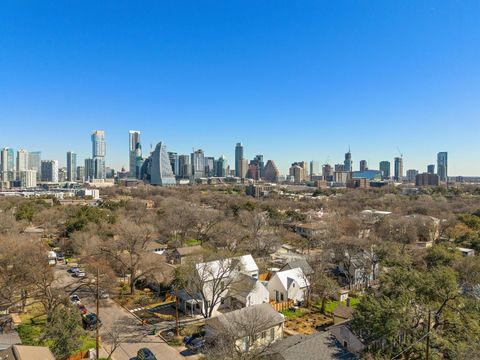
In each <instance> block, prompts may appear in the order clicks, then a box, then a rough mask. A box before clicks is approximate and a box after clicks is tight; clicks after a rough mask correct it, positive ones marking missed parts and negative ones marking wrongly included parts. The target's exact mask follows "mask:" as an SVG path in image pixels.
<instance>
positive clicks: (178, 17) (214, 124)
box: [0, 0, 480, 175]
mask: <svg viewBox="0 0 480 360" xmlns="http://www.w3.org/2000/svg"><path fill="white" fill-rule="evenodd" d="M479 21H480V1H478V0H471V1H467V0H466V1H453V0H452V1H441V0H435V1H426V0H418V1H405V0H398V1H395V0H378V1H374V0H370V1H363V0H356V1H347V0H346V1H342V0H335V1H332V0H329V1H321V0H315V1H307V0H301V1H294V0H291V1H282V0H271V1H263V0H253V1H248V0H242V1H240V0H238V1H236V0H217V1H209V0H192V1H181V0H170V1H161V0H155V1H144V0H142V1H136V0H135V1H133V0H132V1H120V0H115V1H98V0H96V1H88V0H81V1H80V0H77V1H73V0H72V1H65V0H58V1H48V0H43V1H38V0H37V1H26V0H21V1H19V0H3V1H1V2H0V146H9V147H13V148H15V149H18V148H20V147H23V148H26V149H27V150H32V151H33V150H42V152H43V158H44V159H58V160H60V162H61V163H63V164H64V163H65V153H66V151H68V150H72V151H75V152H77V153H79V155H80V158H81V159H82V161H83V158H84V157H86V156H89V154H90V152H91V145H90V133H91V131H92V130H94V129H102V130H105V132H106V139H107V165H111V166H114V167H115V168H117V169H118V168H119V167H121V166H122V165H125V166H127V165H128V130H130V129H135V130H140V131H142V143H143V148H144V150H148V149H149V146H150V145H149V144H153V145H155V144H156V143H157V142H158V141H160V140H162V141H164V142H165V143H166V145H167V148H168V150H169V151H176V152H178V153H190V152H191V149H192V147H195V148H196V149H197V148H202V149H204V150H205V152H206V153H207V155H210V156H215V157H218V156H219V155H221V154H225V155H226V156H227V158H228V159H229V163H230V164H231V165H232V164H233V157H234V147H235V143H236V142H237V141H241V142H243V143H244V144H245V154H246V155H247V157H248V158H252V157H253V156H254V155H255V154H257V153H261V154H264V156H265V158H266V159H273V160H275V162H276V163H277V164H278V165H279V167H280V169H281V170H282V172H285V171H286V170H287V168H288V166H289V164H290V163H291V162H293V161H300V160H312V159H314V160H318V161H320V162H322V163H323V162H325V161H327V160H328V161H329V162H330V163H331V164H334V163H337V162H341V161H343V156H344V153H345V151H346V150H347V149H348V147H349V146H350V147H351V150H352V155H353V160H354V166H355V168H357V169H358V162H359V161H360V160H361V159H366V160H368V162H369V166H370V168H377V167H378V162H379V161H380V160H390V161H392V162H393V157H394V156H398V150H397V146H398V147H399V148H400V150H401V151H402V152H403V154H404V159H405V160H404V161H405V165H404V169H405V170H407V169H411V168H414V169H420V170H425V168H426V165H427V164H429V163H435V162H436V153H437V152H438V151H448V152H449V174H450V175H480V160H479V159H480V156H479V145H478V144H479V135H480V22H479ZM144 152H145V151H144Z"/></svg>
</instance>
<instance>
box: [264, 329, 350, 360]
mask: <svg viewBox="0 0 480 360" xmlns="http://www.w3.org/2000/svg"><path fill="white" fill-rule="evenodd" d="M263 358H264V359H265V360H299V359H301V360H336V359H342V360H358V357H357V356H355V355H354V354H352V353H350V352H349V351H348V350H347V349H345V348H344V347H343V346H342V345H341V344H340V343H339V342H338V341H337V340H336V339H335V337H334V336H333V335H332V334H330V333H328V332H322V333H316V334H312V335H294V336H289V337H287V338H285V339H283V340H280V341H277V342H276V343H274V344H273V345H272V346H271V347H270V349H269V350H268V352H267V353H266V354H265V356H264V357H263Z"/></svg>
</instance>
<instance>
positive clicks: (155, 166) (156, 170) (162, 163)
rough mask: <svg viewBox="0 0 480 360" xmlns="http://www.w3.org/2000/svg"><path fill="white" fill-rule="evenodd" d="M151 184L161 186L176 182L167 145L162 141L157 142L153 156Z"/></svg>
mask: <svg viewBox="0 0 480 360" xmlns="http://www.w3.org/2000/svg"><path fill="white" fill-rule="evenodd" d="M150 184H152V185H159V186H165V185H175V184H176V181H175V175H174V174H173V171H172V165H171V164H170V158H169V157H168V153H167V147H166V146H165V144H163V143H162V142H161V141H160V142H159V143H158V144H157V146H156V147H155V150H154V151H153V153H152V156H151V164H150Z"/></svg>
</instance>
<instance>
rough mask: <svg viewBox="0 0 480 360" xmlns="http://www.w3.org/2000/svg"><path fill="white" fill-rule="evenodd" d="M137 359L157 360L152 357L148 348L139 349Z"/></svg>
mask: <svg viewBox="0 0 480 360" xmlns="http://www.w3.org/2000/svg"><path fill="white" fill-rule="evenodd" d="M137 359H138V360H157V358H156V357H155V355H153V352H152V350H150V349H148V348H141V349H140V350H138V352H137Z"/></svg>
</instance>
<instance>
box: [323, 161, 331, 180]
mask: <svg viewBox="0 0 480 360" xmlns="http://www.w3.org/2000/svg"><path fill="white" fill-rule="evenodd" d="M322 176H323V179H324V180H327V181H331V180H330V179H331V177H332V176H333V169H332V166H331V165H330V164H325V165H323V166H322Z"/></svg>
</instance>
